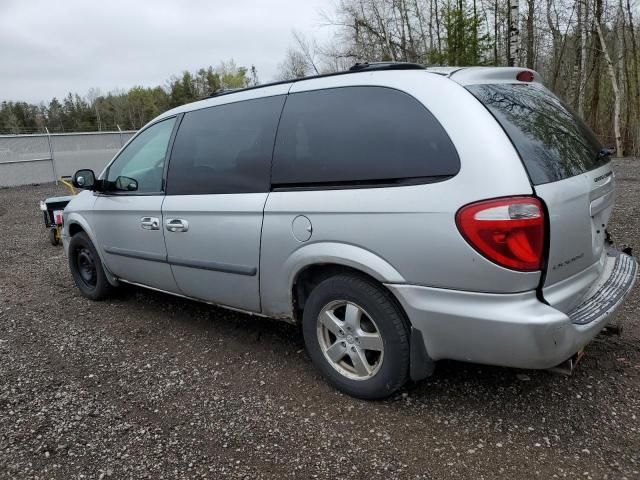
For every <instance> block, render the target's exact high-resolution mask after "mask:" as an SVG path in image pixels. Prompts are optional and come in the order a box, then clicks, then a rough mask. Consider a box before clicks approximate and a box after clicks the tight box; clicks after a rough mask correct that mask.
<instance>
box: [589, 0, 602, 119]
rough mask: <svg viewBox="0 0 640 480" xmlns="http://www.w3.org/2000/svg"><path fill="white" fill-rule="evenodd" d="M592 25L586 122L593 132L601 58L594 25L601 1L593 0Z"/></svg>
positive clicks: (597, 21)
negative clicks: (589, 89) (591, 84)
mask: <svg viewBox="0 0 640 480" xmlns="http://www.w3.org/2000/svg"><path fill="white" fill-rule="evenodd" d="M593 15H594V18H593V23H592V33H591V51H592V52H593V55H592V65H593V66H592V68H591V76H592V77H593V86H592V88H591V106H590V108H589V115H588V121H587V123H589V126H590V127H591V128H593V129H594V130H595V129H597V127H598V110H599V105H600V76H601V74H600V70H601V62H600V57H601V56H602V50H601V49H600V48H599V46H598V43H599V41H598V31H597V29H596V23H599V22H600V21H601V18H602V0H595V3H594V8H593Z"/></svg>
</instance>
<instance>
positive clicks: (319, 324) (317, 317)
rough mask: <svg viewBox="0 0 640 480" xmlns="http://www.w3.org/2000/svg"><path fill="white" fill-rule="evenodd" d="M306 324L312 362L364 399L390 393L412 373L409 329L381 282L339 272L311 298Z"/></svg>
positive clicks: (335, 382) (332, 380) (331, 379)
mask: <svg viewBox="0 0 640 480" xmlns="http://www.w3.org/2000/svg"><path fill="white" fill-rule="evenodd" d="M302 323H303V325H302V328H303V334H304V340H305V345H306V347H307V351H308V352H309V356H310V357H311V360H312V361H313V363H314V364H315V365H316V367H318V369H319V370H320V371H321V372H322V374H323V375H324V376H325V377H326V378H327V380H328V381H329V382H330V383H331V384H333V385H334V386H335V387H336V388H338V389H339V390H341V391H343V392H345V393H347V394H349V395H352V396H354V397H358V398H363V399H377V398H384V397H388V396H389V395H391V394H393V393H394V392H395V391H396V390H398V389H399V388H400V387H402V385H404V384H405V383H406V381H407V379H408V377H409V328H408V325H407V321H406V319H405V317H404V313H403V312H402V310H401V309H400V307H399V306H398V305H397V304H396V302H395V301H394V299H393V297H392V296H391V294H390V293H389V292H388V291H386V290H385V289H384V288H383V287H382V286H381V285H379V284H377V283H376V282H374V281H372V280H369V279H367V278H364V277H358V276H353V275H337V276H334V277H330V278H328V279H326V280H324V281H323V282H321V283H320V284H319V285H318V286H316V287H315V288H314V289H313V291H312V292H311V294H310V295H309V298H308V299H307V301H306V304H305V307H304V312H303V319H302Z"/></svg>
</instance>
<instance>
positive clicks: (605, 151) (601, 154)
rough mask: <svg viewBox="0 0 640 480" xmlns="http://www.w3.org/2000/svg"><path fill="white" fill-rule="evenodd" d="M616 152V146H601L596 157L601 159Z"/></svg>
mask: <svg viewBox="0 0 640 480" xmlns="http://www.w3.org/2000/svg"><path fill="white" fill-rule="evenodd" d="M614 153H616V149H615V148H601V149H600V151H599V152H598V156H597V157H596V160H600V159H602V158H605V157H610V156H611V155H613V154H614Z"/></svg>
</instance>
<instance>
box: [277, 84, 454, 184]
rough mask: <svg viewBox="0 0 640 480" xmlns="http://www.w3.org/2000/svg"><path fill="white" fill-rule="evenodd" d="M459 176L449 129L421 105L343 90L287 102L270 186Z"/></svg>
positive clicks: (378, 92)
mask: <svg viewBox="0 0 640 480" xmlns="http://www.w3.org/2000/svg"><path fill="white" fill-rule="evenodd" d="M459 170H460V160H459V158H458V154H457V152H456V150H455V147H454V146H453V143H452V142H451V140H450V139H449V137H448V135H447V133H446V132H445V130H444V128H443V127H442V125H440V123H439V122H438V121H437V120H436V119H435V117H434V116H433V115H432V114H431V113H430V112H429V111H428V110H427V109H426V108H425V107H424V106H423V105H422V104H421V103H419V102H418V101H417V100H416V99H414V98H413V97H411V96H410V95H408V94H406V93H403V92H400V91H398V90H394V89H391V88H385V87H342V88H332V89H325V90H315V91H310V92H300V93H293V94H290V95H289V96H288V98H287V101H286V104H285V107H284V110H283V114H282V118H281V120H280V126H279V128H278V135H277V138H276V147H275V154H274V160H273V171H272V183H273V185H274V187H279V186H306V185H309V186H313V185H337V186H340V185H343V184H347V185H353V184H362V185H369V184H381V183H398V182H401V181H404V180H409V181H411V180H414V181H418V182H419V181H425V182H428V181H433V180H434V179H442V178H448V177H450V176H453V175H455V174H456V173H458V171H459ZM414 183H415V182H414Z"/></svg>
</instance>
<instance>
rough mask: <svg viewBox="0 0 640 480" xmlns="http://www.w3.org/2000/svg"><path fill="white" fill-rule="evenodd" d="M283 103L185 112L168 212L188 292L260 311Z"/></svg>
mask: <svg viewBox="0 0 640 480" xmlns="http://www.w3.org/2000/svg"><path fill="white" fill-rule="evenodd" d="M285 87H286V86H285ZM285 87H283V89H284V88H285ZM283 104H284V96H282V95H280V96H272V97H267V98H259V99H253V100H246V101H242V102H235V103H228V104H221V105H218V106H213V107H209V108H205V109H201V110H196V111H193V112H188V113H186V114H185V115H184V117H183V119H182V122H181V123H180V128H179V130H178V132H177V134H176V139H175V142H174V145H173V149H172V154H171V159H170V163H169V171H168V175H167V196H166V198H165V201H164V204H163V207H162V215H163V222H164V236H165V241H166V245H167V259H168V261H169V264H170V265H171V269H172V271H173V275H174V277H175V279H176V282H177V284H178V287H179V288H180V290H181V291H182V292H183V293H184V294H185V295H188V296H190V297H194V298H198V299H201V300H205V301H209V302H213V303H217V304H221V305H227V306H230V307H235V308H240V309H244V310H249V311H254V312H259V311H260V291H259V284H260V282H259V273H260V272H259V267H260V236H261V231H262V219H263V211H264V205H265V202H266V200H267V196H268V195H269V193H268V192H269V188H270V171H271V155H272V152H273V145H274V141H275V134H276V128H277V123H278V118H279V116H280V112H281V111H282V106H283Z"/></svg>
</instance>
